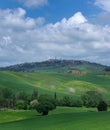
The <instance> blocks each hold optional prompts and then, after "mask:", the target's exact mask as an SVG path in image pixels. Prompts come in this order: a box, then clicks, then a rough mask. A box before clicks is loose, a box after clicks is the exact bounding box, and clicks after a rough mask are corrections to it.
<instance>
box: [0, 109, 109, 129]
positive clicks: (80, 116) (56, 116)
mask: <svg viewBox="0 0 110 130" xmlns="http://www.w3.org/2000/svg"><path fill="white" fill-rule="evenodd" d="M0 117H1V119H0V130H109V129H110V123H109V121H110V112H97V111H96V110H95V109H87V108H66V107H63V108H57V109H56V110H54V111H52V112H50V113H49V115H48V116H40V115H39V114H38V113H37V112H36V111H8V112H1V113H0Z"/></svg>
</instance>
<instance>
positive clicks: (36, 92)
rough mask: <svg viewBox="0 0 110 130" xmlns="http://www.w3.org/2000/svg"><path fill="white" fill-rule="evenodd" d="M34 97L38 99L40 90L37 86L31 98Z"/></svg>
mask: <svg viewBox="0 0 110 130" xmlns="http://www.w3.org/2000/svg"><path fill="white" fill-rule="evenodd" d="M34 99H38V90H37V88H34V90H33V93H32V96H31V100H34Z"/></svg>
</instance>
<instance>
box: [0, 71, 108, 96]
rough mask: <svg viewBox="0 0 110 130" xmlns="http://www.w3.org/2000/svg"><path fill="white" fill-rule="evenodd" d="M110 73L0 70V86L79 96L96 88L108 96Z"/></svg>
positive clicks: (28, 91) (16, 90)
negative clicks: (83, 73)
mask: <svg viewBox="0 0 110 130" xmlns="http://www.w3.org/2000/svg"><path fill="white" fill-rule="evenodd" d="M109 85H110V75H97V74H85V75H77V74H66V73H65V74H58V73H30V72H25V73H24V72H6V71H1V72H0V87H8V88H11V89H12V90H13V91H14V92H18V91H26V92H27V93H31V92H32V91H33V88H34V87H36V88H37V89H38V91H39V94H40V93H50V94H54V92H57V95H58V96H62V95H70V96H77V97H78V96H80V95H81V94H82V93H83V92H85V91H89V90H97V91H100V92H101V93H103V95H104V96H106V97H109V96H110V86H109Z"/></svg>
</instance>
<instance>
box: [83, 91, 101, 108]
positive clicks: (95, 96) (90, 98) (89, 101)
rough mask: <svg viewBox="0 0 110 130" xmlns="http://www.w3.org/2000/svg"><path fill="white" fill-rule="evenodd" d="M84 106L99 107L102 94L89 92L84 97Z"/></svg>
mask: <svg viewBox="0 0 110 130" xmlns="http://www.w3.org/2000/svg"><path fill="white" fill-rule="evenodd" d="M82 101H83V105H84V106H86V107H97V105H98V103H99V102H100V101H102V94H101V93H99V92H97V91H87V92H86V93H84V94H83V95H82Z"/></svg>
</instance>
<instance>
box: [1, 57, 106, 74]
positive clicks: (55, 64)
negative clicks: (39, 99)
mask: <svg viewBox="0 0 110 130" xmlns="http://www.w3.org/2000/svg"><path fill="white" fill-rule="evenodd" d="M105 67H106V66H104V65H101V64H97V63H91V62H89V61H83V60H65V59H49V60H46V61H42V62H30V63H22V64H16V65H12V66H8V67H1V68H0V70H1V71H15V72H38V71H46V72H69V71H71V70H74V69H79V70H81V71H86V72H91V71H94V72H95V71H98V72H99V71H103V70H104V69H105Z"/></svg>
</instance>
